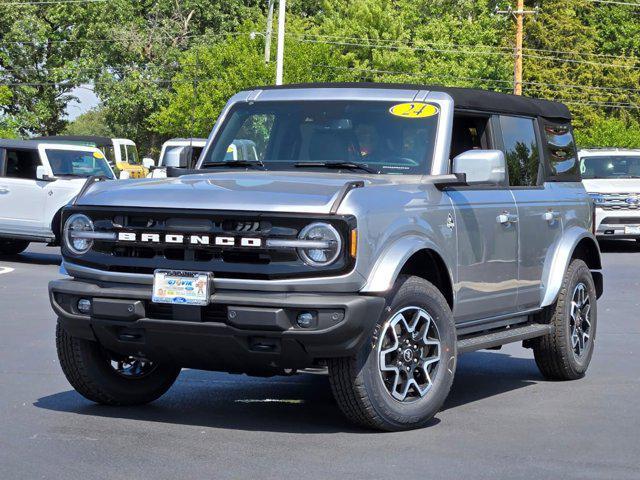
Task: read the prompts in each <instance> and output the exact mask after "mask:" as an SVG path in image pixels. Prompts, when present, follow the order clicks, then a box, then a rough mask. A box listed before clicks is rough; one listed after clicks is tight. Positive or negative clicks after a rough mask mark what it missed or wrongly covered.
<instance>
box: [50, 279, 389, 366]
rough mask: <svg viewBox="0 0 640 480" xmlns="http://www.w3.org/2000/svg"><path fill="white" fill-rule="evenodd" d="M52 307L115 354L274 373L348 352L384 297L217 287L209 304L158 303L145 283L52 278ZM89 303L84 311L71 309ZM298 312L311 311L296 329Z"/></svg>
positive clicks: (72, 330)
mask: <svg viewBox="0 0 640 480" xmlns="http://www.w3.org/2000/svg"><path fill="white" fill-rule="evenodd" d="M49 296H50V300H51V305H52V307H53V309H54V311H55V312H56V313H57V315H58V317H59V321H60V323H61V325H62V326H63V327H64V328H65V330H66V331H67V332H68V333H69V334H70V335H72V336H75V337H79V338H84V339H87V340H93V341H98V342H99V343H100V344H102V346H103V347H105V348H107V349H109V350H112V351H114V352H117V353H120V354H125V355H135V356H143V357H146V358H149V359H151V360H156V361H164V362H170V363H173V364H176V365H180V366H182V367H188V368H198V369H205V370H218V371H227V372H235V373H251V374H264V375H269V374H277V373H281V372H282V371H283V370H285V369H296V368H306V367H310V366H313V365H317V364H318V361H319V360H322V359H326V358H335V357H344V356H350V355H353V354H354V353H355V352H356V351H357V350H358V349H359V348H360V347H361V346H362V345H363V343H364V342H365V341H367V339H368V338H370V335H371V332H372V331H373V328H374V326H375V324H376V322H377V320H378V318H379V317H380V315H381V314H382V310H383V308H384V305H385V299H384V298H382V297H376V296H364V295H357V294H327V295H325V294H312V293H271V292H255V291H230V290H227V291H222V290H218V291H216V292H215V293H214V294H213V295H212V296H211V304H210V305H209V306H208V307H192V306H183V305H178V306H170V305H158V304H154V303H152V302H151V287H150V286H148V285H130V284H115V283H101V282H90V281H84V280H78V279H64V280H55V281H52V282H51V283H50V284H49ZM81 298H86V299H90V300H91V301H92V311H91V313H90V314H89V315H85V314H82V313H81V312H79V311H78V309H77V302H78V300H79V299H81ZM301 312H312V313H314V314H315V322H314V324H313V325H312V326H311V327H308V328H301V327H299V326H298V325H297V323H296V318H297V316H298V314H299V313H301Z"/></svg>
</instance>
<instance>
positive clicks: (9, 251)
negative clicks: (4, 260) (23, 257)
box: [0, 238, 29, 255]
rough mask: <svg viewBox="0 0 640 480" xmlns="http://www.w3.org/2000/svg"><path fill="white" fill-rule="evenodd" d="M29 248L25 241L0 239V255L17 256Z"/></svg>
mask: <svg viewBox="0 0 640 480" xmlns="http://www.w3.org/2000/svg"><path fill="white" fill-rule="evenodd" d="M28 246H29V242H27V241H26V240H9V239H6V238H0V255H18V254H19V253H22V252H24V251H25V250H26V249H27V247H28Z"/></svg>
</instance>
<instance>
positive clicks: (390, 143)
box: [202, 101, 439, 174]
mask: <svg viewBox="0 0 640 480" xmlns="http://www.w3.org/2000/svg"><path fill="white" fill-rule="evenodd" d="M438 111H439V110H438V108H437V107H435V106H434V105H430V104H422V103H416V104H408V103H407V104H399V103H398V102H393V103H392V102H380V101H324V102H310V101H302V102H260V103H254V104H240V105H237V106H235V107H234V108H233V109H232V111H231V113H230V114H229V116H228V117H227V119H226V120H225V122H224V124H223V126H222V128H221V131H220V133H219V134H218V135H217V137H216V140H215V141H214V144H213V147H212V148H211V149H210V150H209V152H208V154H207V157H206V158H205V160H204V162H203V165H202V167H203V168H213V167H224V166H225V162H226V163H228V164H229V166H233V164H235V166H246V165H251V163H256V164H258V165H260V168H264V169H266V170H293V169H297V168H300V167H305V166H306V167H309V168H312V169H315V168H318V169H324V168H336V167H337V168H338V169H340V170H341V169H344V170H354V169H358V170H365V171H372V172H375V173H394V174H428V173H429V171H430V168H431V160H432V156H433V147H434V141H435V138H436V128H437V123H438Z"/></svg>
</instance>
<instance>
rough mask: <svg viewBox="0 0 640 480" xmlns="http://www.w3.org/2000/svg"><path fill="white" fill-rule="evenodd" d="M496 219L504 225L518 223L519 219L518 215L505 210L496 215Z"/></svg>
mask: <svg viewBox="0 0 640 480" xmlns="http://www.w3.org/2000/svg"><path fill="white" fill-rule="evenodd" d="M496 221H497V222H498V223H501V224H502V225H509V224H511V223H516V222H517V221H518V215H514V214H512V213H507V212H504V213H501V214H500V215H498V216H497V217H496Z"/></svg>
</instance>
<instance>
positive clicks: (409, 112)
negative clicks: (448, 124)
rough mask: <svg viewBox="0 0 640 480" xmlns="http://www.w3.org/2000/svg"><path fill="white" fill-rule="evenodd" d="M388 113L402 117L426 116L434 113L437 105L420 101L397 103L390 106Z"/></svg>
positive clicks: (431, 115) (436, 110) (436, 111)
mask: <svg viewBox="0 0 640 480" xmlns="http://www.w3.org/2000/svg"><path fill="white" fill-rule="evenodd" d="M389 113H390V114H391V115H395V116H396V117H402V118H426V117H433V116H434V115H436V114H437V113H438V107H436V106H435V105H431V104H430V103H422V102H409V103H399V104H397V105H394V106H393V107H391V108H390V109H389Z"/></svg>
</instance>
